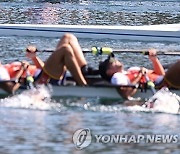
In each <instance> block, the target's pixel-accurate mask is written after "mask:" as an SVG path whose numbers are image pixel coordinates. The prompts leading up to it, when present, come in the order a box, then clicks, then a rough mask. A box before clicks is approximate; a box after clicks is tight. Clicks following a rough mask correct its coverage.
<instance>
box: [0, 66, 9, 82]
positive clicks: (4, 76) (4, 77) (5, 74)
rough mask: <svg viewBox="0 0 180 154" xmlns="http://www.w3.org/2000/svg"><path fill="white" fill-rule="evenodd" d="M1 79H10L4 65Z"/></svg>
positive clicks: (0, 72) (0, 70) (1, 69)
mask: <svg viewBox="0 0 180 154" xmlns="http://www.w3.org/2000/svg"><path fill="white" fill-rule="evenodd" d="M0 80H10V76H9V73H8V71H7V70H6V69H5V68H4V66H0Z"/></svg>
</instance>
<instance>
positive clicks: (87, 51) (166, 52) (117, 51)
mask: <svg viewBox="0 0 180 154" xmlns="http://www.w3.org/2000/svg"><path fill="white" fill-rule="evenodd" d="M112 51H113V52H115V53H140V54H145V55H147V54H148V49H142V50H134V49H112ZM37 52H54V50H37ZM83 53H92V50H89V49H83ZM157 54H158V55H169V56H180V51H158V52H157Z"/></svg>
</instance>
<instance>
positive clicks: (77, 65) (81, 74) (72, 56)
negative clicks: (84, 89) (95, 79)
mask: <svg viewBox="0 0 180 154" xmlns="http://www.w3.org/2000/svg"><path fill="white" fill-rule="evenodd" d="M26 51H27V52H26V56H27V57H28V58H30V59H31V60H32V61H33V62H34V64H35V65H36V67H37V68H39V69H41V73H40V74H39V76H38V79H37V81H36V83H38V84H45V83H49V81H50V80H51V79H53V80H57V81H59V80H60V81H61V80H63V79H64V76H65V73H66V71H67V70H69V71H70V73H71V75H72V76H73V78H74V80H75V81H76V83H77V84H78V85H80V86H86V85H87V81H86V79H85V76H86V75H87V74H89V73H90V72H92V73H93V71H92V69H90V68H89V67H88V66H87V62H86V59H85V57H84V55H83V52H82V49H81V47H80V45H79V42H78V40H77V38H76V37H75V36H74V35H72V34H69V33H68V34H65V35H64V36H63V37H62V39H61V40H60V41H59V42H58V44H57V47H56V50H55V51H54V52H53V53H52V54H51V55H50V56H49V57H48V59H47V60H46V61H45V62H43V61H42V60H41V59H40V58H39V57H38V56H37V55H36V51H37V49H36V47H34V46H29V47H28V48H27V50H26Z"/></svg>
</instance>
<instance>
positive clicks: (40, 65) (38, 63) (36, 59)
mask: <svg viewBox="0 0 180 154" xmlns="http://www.w3.org/2000/svg"><path fill="white" fill-rule="evenodd" d="M31 60H32V61H33V63H34V64H35V65H36V67H37V68H41V69H42V68H43V67H44V62H43V61H42V60H41V59H40V58H39V57H37V56H35V57H33V58H31Z"/></svg>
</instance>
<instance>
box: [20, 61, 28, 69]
mask: <svg viewBox="0 0 180 154" xmlns="http://www.w3.org/2000/svg"><path fill="white" fill-rule="evenodd" d="M21 63H22V64H21V66H22V67H23V68H24V70H25V69H27V68H28V66H29V62H27V61H22V62H21Z"/></svg>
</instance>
